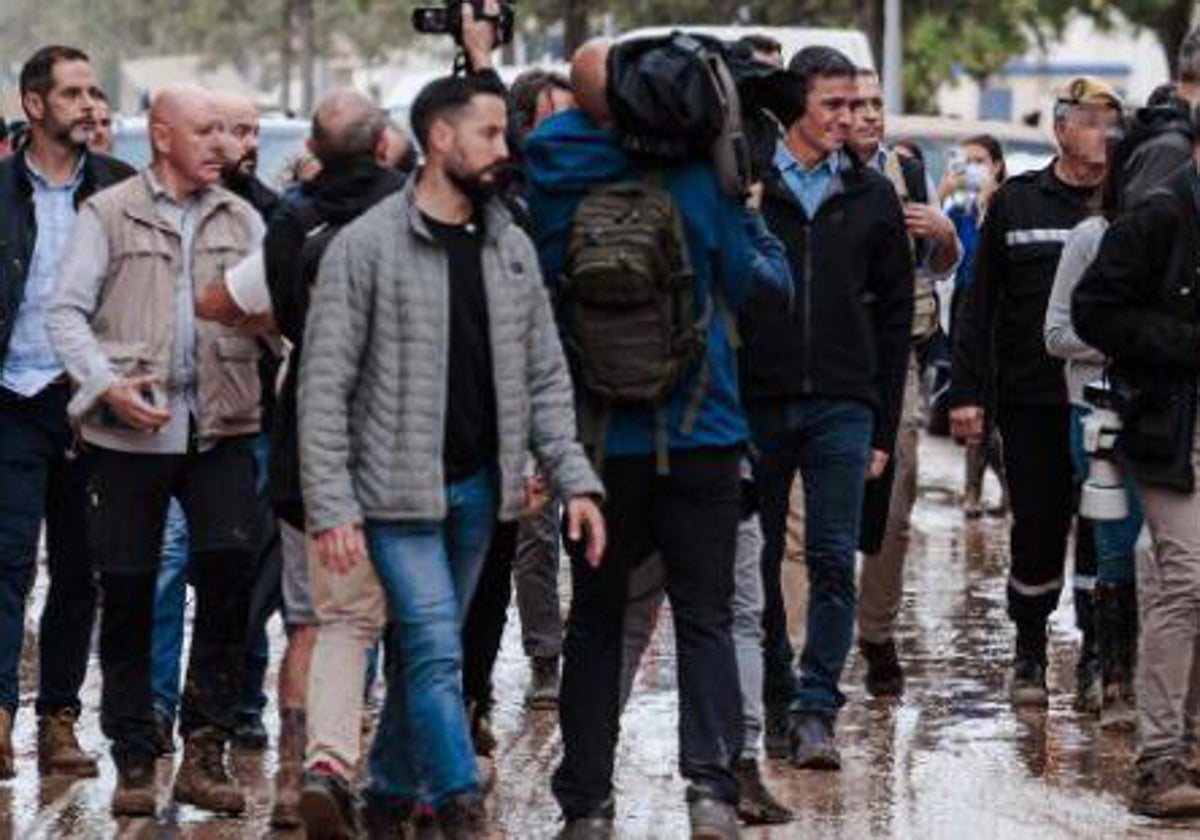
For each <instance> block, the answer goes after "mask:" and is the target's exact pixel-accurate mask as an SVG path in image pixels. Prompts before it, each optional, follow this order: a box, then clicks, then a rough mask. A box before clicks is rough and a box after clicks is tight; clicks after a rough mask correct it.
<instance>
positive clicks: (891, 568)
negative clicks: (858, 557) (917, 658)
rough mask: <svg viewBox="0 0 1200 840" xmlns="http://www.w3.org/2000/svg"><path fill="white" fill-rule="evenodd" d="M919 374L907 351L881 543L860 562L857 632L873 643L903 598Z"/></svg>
mask: <svg viewBox="0 0 1200 840" xmlns="http://www.w3.org/2000/svg"><path fill="white" fill-rule="evenodd" d="M920 377H921V373H920V369H919V367H918V365H917V358H916V356H915V355H910V356H909V362H908V379H907V382H906V384H905V386H904V412H903V414H902V415H901V418H900V429H899V431H898V432H897V435H896V448H895V451H894V452H893V453H892V457H893V458H895V459H896V473H895V478H894V480H893V481H892V496H891V500H890V502H889V504H888V518H887V526H886V528H885V530H884V533H883V544H882V545H881V546H880V548H879V552H878V553H877V554H870V555H867V556H865V557H863V560H862V565H861V566H860V567H859V578H858V635H859V638H860V639H862V640H863V641H865V642H870V643H872V644H883V643H884V642H886V641H888V640H889V639H891V638H892V635H893V633H894V631H895V628H896V618H897V616H899V615H900V602H901V600H902V599H903V597H904V560H905V558H906V557H907V556H908V546H909V542H910V541H911V537H912V512H913V506H914V505H916V503H917V466H918V465H917V447H918V446H919V444H920V440H921V427H922V426H923V425H924V422H925V418H924V416H923V415H924V412H923V411H922V406H921V381H920Z"/></svg>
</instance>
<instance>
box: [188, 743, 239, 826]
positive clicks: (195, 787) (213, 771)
mask: <svg viewBox="0 0 1200 840" xmlns="http://www.w3.org/2000/svg"><path fill="white" fill-rule="evenodd" d="M174 796H175V801H176V802H182V803H185V804H187V805H195V806H196V807H197V808H203V809H205V810H206V811H215V812H217V813H219V814H231V815H234V816H236V815H238V814H241V813H242V812H243V811H245V810H246V797H245V795H244V794H243V793H242V791H241V789H240V788H239V787H238V786H237V782H235V781H234V780H233V779H232V778H230V776H229V772H228V771H227V770H226V769H225V739H224V738H222V737H221V736H220V734H218V733H216V732H214V731H213V730H211V729H201V730H199V731H197V732H193V733H192V734H191V735H189V736H188V737H187V739H186V740H185V741H184V742H183V762H182V763H181V764H180V765H179V772H178V773H177V774H176V775H175V790H174Z"/></svg>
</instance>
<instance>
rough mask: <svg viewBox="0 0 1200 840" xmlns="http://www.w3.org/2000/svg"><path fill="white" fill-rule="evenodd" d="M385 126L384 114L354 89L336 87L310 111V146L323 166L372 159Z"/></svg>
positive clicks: (385, 117) (386, 124)
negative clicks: (336, 88) (311, 119)
mask: <svg viewBox="0 0 1200 840" xmlns="http://www.w3.org/2000/svg"><path fill="white" fill-rule="evenodd" d="M387 127H388V117H387V113H386V112H385V111H384V110H383V109H382V108H380V107H379V106H378V105H376V104H375V103H374V102H372V101H371V100H370V99H369V98H367V97H366V96H364V95H363V94H361V93H359V92H358V91H356V90H350V89H349V88H343V89H341V90H335V91H334V92H333V93H331V94H329V95H328V96H326V97H325V98H324V99H322V100H321V101H320V103H318V105H317V109H316V110H315V111H314V112H313V121H312V139H311V140H310V141H309V148H310V150H311V151H312V153H313V155H314V156H316V158H317V160H319V161H321V163H322V164H324V165H325V166H329V165H330V164H331V163H336V162H339V161H351V160H359V159H366V158H374V157H375V154H376V150H377V149H378V148H379V146H380V143H381V142H383V141H384V139H385V138H384V134H385V132H386V131H387Z"/></svg>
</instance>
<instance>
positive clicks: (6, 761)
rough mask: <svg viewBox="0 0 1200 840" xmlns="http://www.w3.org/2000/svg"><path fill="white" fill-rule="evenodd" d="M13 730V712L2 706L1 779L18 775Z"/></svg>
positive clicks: (0, 721)
mask: <svg viewBox="0 0 1200 840" xmlns="http://www.w3.org/2000/svg"><path fill="white" fill-rule="evenodd" d="M12 730H13V715H12V712H10V711H9V710H8V709H3V708H0V779H11V778H13V777H14V776H16V775H17V765H16V761H15V760H14V758H13V745H12Z"/></svg>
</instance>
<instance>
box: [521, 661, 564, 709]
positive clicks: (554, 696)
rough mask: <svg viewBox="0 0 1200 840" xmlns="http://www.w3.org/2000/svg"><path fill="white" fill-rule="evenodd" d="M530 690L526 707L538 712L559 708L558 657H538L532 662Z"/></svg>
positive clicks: (526, 695)
mask: <svg viewBox="0 0 1200 840" xmlns="http://www.w3.org/2000/svg"><path fill="white" fill-rule="evenodd" d="M530 665H531V668H530V671H531V674H530V678H529V688H528V689H527V690H526V691H525V706H526V708H529V709H534V710H536V711H549V710H551V709H557V708H558V657H557V656H536V657H534V658H533V659H532V660H531V662H530Z"/></svg>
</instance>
